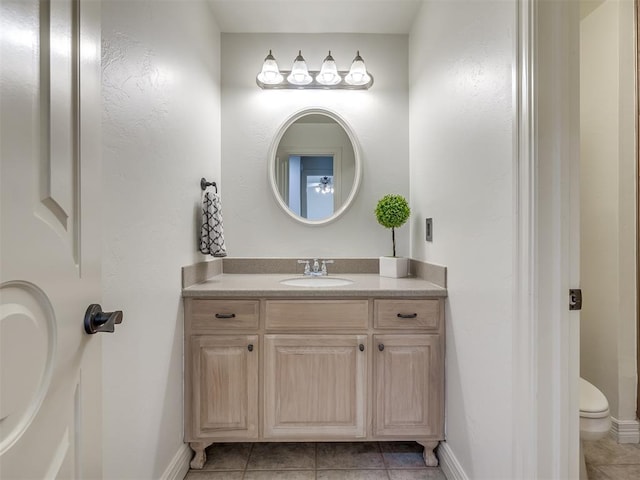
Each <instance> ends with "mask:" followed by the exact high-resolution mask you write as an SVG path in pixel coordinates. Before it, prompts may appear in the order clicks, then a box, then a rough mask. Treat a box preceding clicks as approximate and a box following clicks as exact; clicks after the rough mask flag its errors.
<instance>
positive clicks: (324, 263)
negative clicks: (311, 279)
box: [322, 260, 334, 275]
mask: <svg viewBox="0 0 640 480" xmlns="http://www.w3.org/2000/svg"><path fill="white" fill-rule="evenodd" d="M331 263H334V262H333V260H322V275H327V264H331Z"/></svg>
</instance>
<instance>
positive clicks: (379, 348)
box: [378, 343, 384, 351]
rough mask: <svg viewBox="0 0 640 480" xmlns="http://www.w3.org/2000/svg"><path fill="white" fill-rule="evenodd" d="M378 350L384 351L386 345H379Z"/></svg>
mask: <svg viewBox="0 0 640 480" xmlns="http://www.w3.org/2000/svg"><path fill="white" fill-rule="evenodd" d="M378 350H380V351H383V350H384V343H380V344H378Z"/></svg>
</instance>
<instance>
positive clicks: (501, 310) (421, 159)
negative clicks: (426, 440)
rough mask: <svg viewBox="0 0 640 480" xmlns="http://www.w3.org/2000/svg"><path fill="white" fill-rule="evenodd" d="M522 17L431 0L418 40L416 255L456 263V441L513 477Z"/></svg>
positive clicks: (480, 469)
mask: <svg viewBox="0 0 640 480" xmlns="http://www.w3.org/2000/svg"><path fill="white" fill-rule="evenodd" d="M515 18H516V17H515V3H514V2H495V1H471V2H439V1H434V2H430V1H427V2H425V4H424V5H423V7H422V9H421V11H420V14H419V15H418V17H417V18H416V21H415V23H414V25H413V29H412V31H411V34H410V39H409V61H410V63H409V92H410V96H409V105H410V107H409V112H410V158H411V161H410V172H411V207H412V209H413V214H412V220H411V255H412V257H414V258H417V259H419V260H424V261H429V262H432V263H437V264H442V265H446V266H447V269H448V270H447V282H448V285H447V288H448V294H449V296H448V299H447V302H446V319H447V345H446V348H447V350H446V359H447V363H446V378H447V381H446V436H447V443H448V444H449V446H450V448H451V451H452V452H453V453H454V454H455V456H456V458H457V459H458V461H459V462H460V465H461V466H462V468H463V470H464V471H465V472H466V474H467V477H468V478H473V479H492V480H495V479H510V478H511V476H512V471H511V468H512V463H511V462H512V443H513V431H512V430H513V420H512V405H511V401H512V368H511V364H512V326H511V324H512V315H513V311H512V309H513V298H512V297H513V282H514V279H513V274H512V270H513V266H512V259H513V255H514V252H513V250H514V233H513V232H514V217H513V208H514V207H513V183H514V170H513V164H514V146H513V138H514V136H513V135H514V126H513V122H514V118H515V115H514V105H513V101H512V91H513V90H512V72H513V69H514V55H515V45H514V31H515ZM426 217H432V218H433V234H434V237H433V242H432V243H426V242H425V240H424V235H425V232H424V229H425V226H424V222H425V220H424V219H425V218H426Z"/></svg>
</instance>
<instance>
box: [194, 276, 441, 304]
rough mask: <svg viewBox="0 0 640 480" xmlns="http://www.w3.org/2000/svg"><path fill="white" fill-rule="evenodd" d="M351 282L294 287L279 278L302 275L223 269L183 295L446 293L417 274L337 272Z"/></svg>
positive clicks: (420, 295)
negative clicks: (236, 271) (234, 272)
mask: <svg viewBox="0 0 640 480" xmlns="http://www.w3.org/2000/svg"><path fill="white" fill-rule="evenodd" d="M331 277H334V278H345V279H348V280H352V281H353V283H352V284H349V285H344V286H339V287H293V286H288V285H283V284H282V283H280V281H281V280H286V279H290V278H303V277H302V275H295V274H259V273H258V274H233V273H222V274H220V275H216V276H214V277H211V278H209V279H208V280H207V281H205V282H202V283H197V284H195V285H191V286H190V287H187V288H184V289H183V290H182V295H183V296H184V297H201V298H202V297H207V298H214V297H249V296H251V297H261V296H268V297H367V296H378V297H424V296H429V297H446V296H447V290H446V289H445V288H442V287H439V286H438V285H436V284H434V283H431V282H428V281H426V280H423V279H421V278H416V277H407V278H388V277H381V276H380V275H377V274H355V273H354V274H351V273H345V274H338V275H329V278H331Z"/></svg>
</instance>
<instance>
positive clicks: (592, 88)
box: [580, 0, 637, 420]
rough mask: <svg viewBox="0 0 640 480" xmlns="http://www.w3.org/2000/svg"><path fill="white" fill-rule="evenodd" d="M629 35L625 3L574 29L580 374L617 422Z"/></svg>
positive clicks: (624, 283) (629, 250)
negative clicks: (577, 71)
mask: <svg viewBox="0 0 640 480" xmlns="http://www.w3.org/2000/svg"><path fill="white" fill-rule="evenodd" d="M633 29H634V25H633V2H632V1H630V0H627V1H617V0H616V1H614V0H609V1H606V2H604V3H602V4H601V5H599V6H598V7H597V8H596V9H595V10H593V11H592V12H590V14H589V15H587V16H586V17H585V18H583V19H582V21H581V24H580V33H581V52H580V69H581V71H580V97H581V99H580V107H581V119H580V129H581V135H580V137H581V140H580V160H581V165H580V180H581V185H580V202H581V204H580V208H581V212H582V214H581V222H580V223H581V225H580V226H581V232H580V234H581V235H580V238H581V244H580V254H581V262H580V269H581V275H580V277H581V282H580V283H581V288H582V290H583V293H584V297H585V302H584V308H583V310H582V314H581V322H580V327H581V332H580V337H581V338H580V340H581V341H580V349H581V352H580V353H581V355H580V359H581V361H580V370H581V375H582V376H583V377H584V378H586V379H587V380H589V381H590V382H592V383H593V384H594V385H596V386H597V387H598V388H600V389H601V390H602V392H603V393H604V394H605V396H606V397H607V399H608V400H609V406H610V409H611V414H612V415H613V416H614V417H615V418H617V419H618V420H635V418H636V415H635V410H636V401H635V400H636V361H635V356H636V338H637V332H636V303H635V302H636V276H635V265H636V262H635V256H636V253H635V242H636V232H635V219H636V213H635V179H636V172H635V170H636V168H635V163H636V161H635V155H634V134H635V133H634V118H633V116H634V112H633V104H634V92H633V89H634V86H633V75H634V72H633V64H634V62H633Z"/></svg>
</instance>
